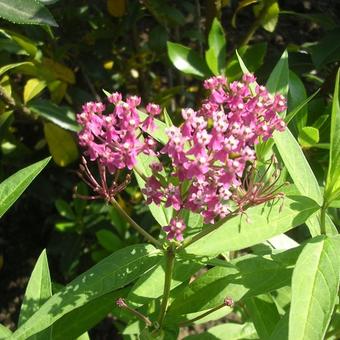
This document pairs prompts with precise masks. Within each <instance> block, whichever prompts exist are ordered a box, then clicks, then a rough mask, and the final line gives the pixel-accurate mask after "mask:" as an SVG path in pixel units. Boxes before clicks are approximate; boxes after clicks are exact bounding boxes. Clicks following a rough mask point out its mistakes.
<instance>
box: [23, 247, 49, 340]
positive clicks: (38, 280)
mask: <svg viewBox="0 0 340 340" xmlns="http://www.w3.org/2000/svg"><path fill="white" fill-rule="evenodd" d="M51 296H52V285H51V278H50V270H49V268H48V261H47V255H46V250H43V251H42V253H41V254H40V256H39V258H38V261H37V263H36V265H35V266H34V269H33V272H32V274H31V277H30V280H29V281H28V285H27V288H26V293H25V296H24V300H23V302H22V305H21V310H20V316H19V321H18V327H20V326H21V325H22V324H23V323H25V321H27V320H28V319H29V318H30V317H31V316H32V315H33V314H34V313H35V312H36V311H37V310H38V309H39V308H40V307H41V306H42V305H43V304H44V303H45V302H46V301H47V300H48V299H49V298H50V297H51ZM31 339H32V340H33V339H34V340H38V339H41V340H45V339H52V328H50V329H46V330H44V331H43V332H41V334H39V335H38V334H37V335H35V336H34V337H31Z"/></svg>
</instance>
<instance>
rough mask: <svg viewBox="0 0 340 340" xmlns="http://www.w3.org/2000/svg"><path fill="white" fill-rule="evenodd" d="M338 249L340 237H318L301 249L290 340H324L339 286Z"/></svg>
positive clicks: (295, 273)
mask: <svg viewBox="0 0 340 340" xmlns="http://www.w3.org/2000/svg"><path fill="white" fill-rule="evenodd" d="M339 248H340V238H339V236H336V237H324V236H319V237H316V238H314V239H312V240H310V241H309V242H308V243H307V244H306V245H305V247H304V249H303V251H302V252H301V254H300V256H299V258H298V260H297V263H296V266H295V269H294V272H293V277H292V302H291V307H290V314H289V340H295V339H301V340H314V339H315V340H319V339H324V336H325V333H326V330H327V327H328V324H329V322H330V319H331V315H332V312H333V309H334V306H335V302H336V299H337V295H338V289H339V280H340V251H339Z"/></svg>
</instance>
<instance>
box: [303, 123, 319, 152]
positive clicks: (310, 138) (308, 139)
mask: <svg viewBox="0 0 340 340" xmlns="http://www.w3.org/2000/svg"><path fill="white" fill-rule="evenodd" d="M298 140H299V143H300V144H301V146H302V147H306V148H309V147H311V146H313V145H315V144H317V143H319V140H320V137H319V130H318V129H316V128H315V127H312V126H305V127H303V128H302V129H301V132H300V135H299V137H298Z"/></svg>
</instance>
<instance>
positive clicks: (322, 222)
mask: <svg viewBox="0 0 340 340" xmlns="http://www.w3.org/2000/svg"><path fill="white" fill-rule="evenodd" d="M326 211H327V206H326V205H325V203H324V204H323V205H322V207H321V213H320V229H321V234H322V235H326Z"/></svg>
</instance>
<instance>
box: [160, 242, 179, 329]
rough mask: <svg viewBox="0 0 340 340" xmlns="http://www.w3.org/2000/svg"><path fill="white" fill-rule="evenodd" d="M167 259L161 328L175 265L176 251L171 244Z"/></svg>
mask: <svg viewBox="0 0 340 340" xmlns="http://www.w3.org/2000/svg"><path fill="white" fill-rule="evenodd" d="M166 259H167V260H166V268H165V278H164V289H163V298H162V304H161V310H160V313H159V317H158V324H159V328H162V325H163V322H164V318H165V314H166V310H167V307H168V301H169V296H170V288H171V279H172V272H173V270H174V265H175V253H174V250H173V248H172V247H171V246H170V248H169V249H168V250H167V253H166Z"/></svg>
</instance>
